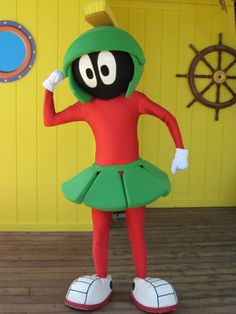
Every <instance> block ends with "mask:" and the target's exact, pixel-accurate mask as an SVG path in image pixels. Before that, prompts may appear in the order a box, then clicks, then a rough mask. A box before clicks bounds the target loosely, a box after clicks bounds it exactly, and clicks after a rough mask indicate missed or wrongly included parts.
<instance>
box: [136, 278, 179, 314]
mask: <svg viewBox="0 0 236 314" xmlns="http://www.w3.org/2000/svg"><path fill="white" fill-rule="evenodd" d="M131 299H132V300H133V302H134V303H135V305H136V306H137V307H138V308H139V309H141V310H143V311H145V312H148V313H167V312H171V311H174V310H176V309H177V307H178V299H177V295H176V292H175V289H174V288H173V286H172V285H171V284H169V283H168V282H167V281H165V280H162V279H159V278H150V277H147V278H145V279H141V278H134V283H133V291H132V292H131Z"/></svg>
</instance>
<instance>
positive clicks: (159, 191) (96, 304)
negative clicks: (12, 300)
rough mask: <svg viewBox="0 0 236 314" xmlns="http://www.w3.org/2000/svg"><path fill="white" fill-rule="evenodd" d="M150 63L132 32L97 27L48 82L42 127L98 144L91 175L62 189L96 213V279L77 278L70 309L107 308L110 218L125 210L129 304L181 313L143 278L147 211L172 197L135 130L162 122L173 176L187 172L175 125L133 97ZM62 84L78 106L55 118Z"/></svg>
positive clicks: (166, 287)
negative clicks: (151, 120)
mask: <svg viewBox="0 0 236 314" xmlns="http://www.w3.org/2000/svg"><path fill="white" fill-rule="evenodd" d="M144 63H145V59H144V55H143V52H142V49H141V47H140V46H139V44H138V43H137V42H136V40H135V39H134V38H133V37H132V36H131V35H130V34H129V33H127V32H125V31H123V30H121V29H119V28H116V27H111V26H99V27H95V28H94V29H92V30H89V31H88V32H86V33H84V34H82V35H81V36H80V37H78V38H77V39H76V40H75V41H74V42H73V43H72V44H71V46H70V47H69V48H68V50H67V52H66V55H65V57H64V64H63V73H62V72H60V71H54V72H53V73H52V74H51V75H50V76H49V78H48V79H47V80H46V81H44V83H43V86H44V87H45V98H44V123H45V125H46V126H54V125H59V124H64V123H69V122H76V121H86V122H87V123H88V124H89V126H90V127H91V129H92V131H93V134H94V137H95V141H96V158H95V163H94V164H93V165H91V167H89V168H87V169H85V170H84V171H82V172H81V173H79V174H77V175H76V176H74V177H73V178H72V179H70V180H68V181H67V182H65V183H63V184H62V192H63V193H64V195H65V197H67V198H68V199H69V200H70V201H72V202H75V203H84V204H86V205H88V206H90V207H92V220H93V258H94V265H95V270H96V275H92V276H83V277H79V278H77V279H76V280H75V281H74V282H73V283H72V284H71V286H70V287H69V290H68V293H67V295H66V298H65V304H66V305H68V306H70V307H72V308H75V309H80V310H94V309H98V308H100V307H102V306H104V305H105V304H106V303H107V302H108V301H109V300H110V298H111V296H112V279H111V276H110V275H108V273H107V268H108V265H107V255H108V240H109V232H110V223H111V218H112V212H114V211H120V210H125V213H126V220H127V227H128V233H129V238H130V242H131V245H132V254H133V260H134V265H135V270H136V277H135V278H134V282H133V289H132V291H131V298H132V300H133V301H134V303H135V304H136V305H137V306H138V307H139V308H140V309H142V310H144V311H146V312H151V313H163V312H169V311H172V310H175V309H176V308H177V305H178V300H177V296H176V293H175V290H174V288H173V286H172V285H171V284H169V283H168V282H167V281H165V280H162V279H160V278H150V277H147V274H146V243H145V239H144V214H145V206H146V205H147V204H149V203H151V202H152V201H154V200H155V199H157V198H159V197H161V196H166V195H167V194H168V193H169V192H170V182H169V179H168V176H167V175H166V173H165V172H163V171H162V170H160V169H158V168H157V167H155V166H154V165H152V164H151V163H149V162H148V161H146V160H143V159H141V158H140V156H139V148H138V138H137V123H138V119H139V116H140V115H142V114H148V115H153V116H155V117H157V118H159V119H161V120H162V121H163V122H164V123H165V124H166V125H167V127H168V128H169V131H170V134H171V136H172V138H173V140H174V143H175V146H176V153H175V157H174V160H173V162H172V172H173V173H175V172H176V170H180V169H185V168H187V155H188V151H187V150H186V149H184V146H183V142H182V138H181V134H180V131H179V128H178V124H177V122H176V119H175V118H174V117H173V116H172V115H171V114H170V113H169V112H168V111H167V110H165V109H164V108H162V107H161V106H159V105H158V104H156V103H154V102H152V101H151V100H150V99H148V97H146V96H145V95H144V94H143V93H140V92H138V91H135V88H136V86H137V84H138V82H139V80H140V78H141V75H142V72H143V67H144ZM64 77H68V79H69V84H70V87H71V89H72V92H73V93H74V95H75V97H76V98H77V99H78V101H77V102H76V103H75V104H74V105H72V106H70V107H68V108H66V109H65V110H63V111H61V112H55V109H54V101H53V91H54V88H55V86H56V85H57V84H59V83H61V82H62V80H63V78H64Z"/></svg>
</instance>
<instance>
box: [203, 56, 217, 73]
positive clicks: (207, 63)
mask: <svg viewBox="0 0 236 314" xmlns="http://www.w3.org/2000/svg"><path fill="white" fill-rule="evenodd" d="M200 60H201V61H202V62H204V63H205V65H206V66H207V67H208V68H209V69H210V70H211V72H215V69H214V68H213V67H212V66H211V65H210V63H209V62H208V61H207V60H206V58H205V57H202V58H201V59H200Z"/></svg>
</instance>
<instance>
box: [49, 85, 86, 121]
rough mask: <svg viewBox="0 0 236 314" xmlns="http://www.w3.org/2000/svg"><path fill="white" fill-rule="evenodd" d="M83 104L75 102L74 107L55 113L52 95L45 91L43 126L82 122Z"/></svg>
mask: <svg viewBox="0 0 236 314" xmlns="http://www.w3.org/2000/svg"><path fill="white" fill-rule="evenodd" d="M83 109H84V108H83V104H80V103H78V102H76V103H75V104H74V105H72V106H70V107H68V108H66V109H64V110H62V111H60V112H56V111H55V106H54V100H53V93H52V92H50V91H49V90H47V89H45V94H44V124H45V125H46V126H54V125H58V124H64V123H69V122H74V121H84V120H85V117H84V110H83Z"/></svg>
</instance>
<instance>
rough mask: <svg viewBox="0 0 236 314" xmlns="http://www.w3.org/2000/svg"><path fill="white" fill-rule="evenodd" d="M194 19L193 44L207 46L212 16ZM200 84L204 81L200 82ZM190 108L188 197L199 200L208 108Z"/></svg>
mask: <svg viewBox="0 0 236 314" xmlns="http://www.w3.org/2000/svg"><path fill="white" fill-rule="evenodd" d="M195 21H196V25H195V42H194V45H195V46H196V48H197V49H199V50H201V49H203V48H205V47H207V46H209V43H211V42H212V29H211V23H212V18H211V15H210V16H209V14H208V13H205V12H202V13H197V14H196V20H195ZM193 56H194V53H193ZM204 69H205V65H202V67H201V70H202V71H203V70H204ZM202 84H205V83H203V82H202ZM190 110H192V114H193V119H192V138H191V141H192V144H191V152H190V167H191V171H190V183H189V184H190V185H189V198H190V199H192V200H201V199H204V191H205V173H206V150H207V127H208V125H207V123H208V109H207V108H205V107H204V106H202V105H200V104H198V103H197V104H194V105H193V106H192V108H191V109H190ZM212 118H213V117H212Z"/></svg>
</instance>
